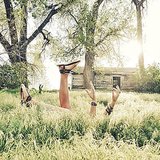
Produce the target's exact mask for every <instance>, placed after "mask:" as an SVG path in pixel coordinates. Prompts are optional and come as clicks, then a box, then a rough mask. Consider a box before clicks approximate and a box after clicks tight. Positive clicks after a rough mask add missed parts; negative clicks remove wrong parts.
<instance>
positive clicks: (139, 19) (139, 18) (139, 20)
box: [136, 6, 144, 75]
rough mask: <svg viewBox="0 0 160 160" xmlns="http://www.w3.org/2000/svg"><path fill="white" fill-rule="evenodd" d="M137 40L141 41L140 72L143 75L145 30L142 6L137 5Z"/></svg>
mask: <svg viewBox="0 0 160 160" xmlns="http://www.w3.org/2000/svg"><path fill="white" fill-rule="evenodd" d="M136 9H137V41H138V43H139V46H140V50H139V59H138V62H139V69H140V73H141V75H143V72H144V54H143V37H142V34H143V31H142V11H141V6H137V7H136Z"/></svg>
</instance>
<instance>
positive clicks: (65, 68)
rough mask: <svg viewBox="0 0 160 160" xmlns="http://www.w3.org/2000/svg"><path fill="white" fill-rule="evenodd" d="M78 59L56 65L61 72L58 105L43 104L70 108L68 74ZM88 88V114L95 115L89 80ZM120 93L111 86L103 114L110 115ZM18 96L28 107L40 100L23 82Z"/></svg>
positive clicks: (93, 91) (62, 109) (94, 99)
mask: <svg viewBox="0 0 160 160" xmlns="http://www.w3.org/2000/svg"><path fill="white" fill-rule="evenodd" d="M79 62H80V61H76V62H73V63H69V64H60V65H58V67H59V71H60V74H61V77H60V89H59V102H60V107H59V108H57V107H53V106H52V105H47V104H46V105H45V106H46V107H52V109H53V108H54V109H53V110H56V111H57V110H59V111H64V110H65V111H69V110H70V109H71V106H70V99H69V90H68V75H69V74H70V73H71V72H72V70H73V69H74V68H75V67H76V66H77V65H78V63H79ZM90 88H91V89H90V90H86V92H87V93H88V95H89V97H90V98H91V99H92V101H91V108H90V115H91V116H95V115H96V106H97V102H96V93H95V89H94V86H93V83H92V82H90ZM119 94H120V89H119V87H118V86H116V88H113V90H112V100H111V102H110V103H109V104H108V106H107V107H106V109H105V114H108V115H110V114H111V112H112V111H113V108H114V106H115V104H116V101H117V99H118V97H119ZM20 96H21V104H22V105H23V104H26V106H27V107H30V106H32V105H34V104H35V105H38V104H40V102H36V101H35V100H33V99H32V97H31V96H30V94H29V92H28V89H27V88H26V87H25V85H24V84H22V85H21V89H20Z"/></svg>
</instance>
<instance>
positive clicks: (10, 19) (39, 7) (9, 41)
mask: <svg viewBox="0 0 160 160" xmlns="http://www.w3.org/2000/svg"><path fill="white" fill-rule="evenodd" d="M74 1H75V0H65V1H63V2H64V3H63V4H62V3H57V4H55V5H53V4H50V5H47V0H43V1H42V0H38V1H34V0H31V1H29V0H3V2H1V5H2V3H4V10H5V12H4V13H5V18H4V19H5V22H6V21H7V23H4V25H1V26H2V27H1V32H0V43H1V44H2V46H3V48H4V49H5V51H6V52H7V54H8V57H9V61H10V63H11V64H12V65H16V64H17V63H23V65H25V66H26V65H27V47H28V45H29V44H30V43H31V42H32V41H33V40H34V39H35V38H36V37H37V36H38V35H39V34H40V33H41V34H42V35H43V37H44V39H45V40H47V36H46V35H45V34H44V32H43V29H44V28H45V26H46V25H47V23H48V22H49V21H50V19H51V18H52V16H53V15H55V14H57V13H58V12H60V11H62V10H63V9H64V8H65V7H68V6H69V5H70V4H72V3H73V2H74ZM2 8H3V7H2ZM29 10H31V12H32V10H33V12H32V16H33V17H35V18H37V17H38V16H39V15H40V14H42V13H44V14H45V15H46V13H48V11H49V13H48V15H46V18H45V19H44V20H43V21H42V23H41V24H40V25H39V26H38V27H37V29H36V30H35V31H34V32H33V33H32V35H30V36H29V37H27V30H28V29H29V28H28V27H29V24H28V11H29ZM35 10H36V11H35ZM18 13H20V14H19V17H18V18H17V17H16V15H17V14H18ZM38 13H39V15H38ZM19 24H20V25H21V26H19ZM5 25H7V29H3V28H5ZM6 30H7V31H8V30H9V33H8V32H7V33H8V34H6V33H4V32H5V31H6ZM7 37H8V38H7ZM25 72H26V73H25V77H26V81H27V70H25Z"/></svg>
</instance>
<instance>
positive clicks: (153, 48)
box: [121, 0, 160, 67]
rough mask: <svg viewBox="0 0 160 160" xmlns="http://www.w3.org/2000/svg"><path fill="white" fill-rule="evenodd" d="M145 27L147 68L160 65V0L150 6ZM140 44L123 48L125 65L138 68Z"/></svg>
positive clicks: (132, 43) (132, 44) (133, 43)
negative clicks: (150, 65)
mask: <svg viewBox="0 0 160 160" xmlns="http://www.w3.org/2000/svg"><path fill="white" fill-rule="evenodd" d="M144 20H145V26H144V33H143V34H144V61H145V66H148V65H149V64H152V63H154V62H156V63H158V62H159V63H160V0H154V1H153V3H152V5H150V6H148V13H147V16H146V17H145V19H144ZM138 48H139V47H138V44H137V43H136V41H135V40H133V41H130V42H128V43H127V44H125V45H124V46H122V51H121V54H122V55H124V56H125V59H126V61H125V65H126V66H128V67H136V66H137V65H138V64H137V62H138V60H137V57H138Z"/></svg>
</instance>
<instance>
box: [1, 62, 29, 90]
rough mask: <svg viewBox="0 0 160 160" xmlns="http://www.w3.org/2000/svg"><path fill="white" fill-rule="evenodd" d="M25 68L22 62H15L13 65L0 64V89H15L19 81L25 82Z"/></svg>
mask: <svg viewBox="0 0 160 160" xmlns="http://www.w3.org/2000/svg"><path fill="white" fill-rule="evenodd" d="M25 73H26V68H24V67H23V64H15V65H13V66H11V65H8V64H5V65H0V89H2V88H9V89H15V88H17V87H19V86H20V84H21V83H25V82H26V80H25V77H26V75H25Z"/></svg>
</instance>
